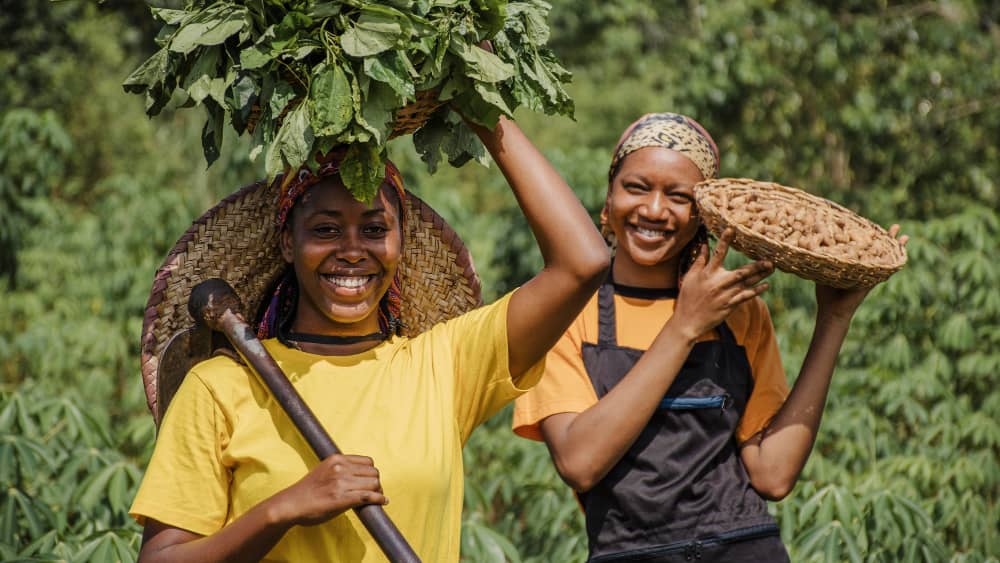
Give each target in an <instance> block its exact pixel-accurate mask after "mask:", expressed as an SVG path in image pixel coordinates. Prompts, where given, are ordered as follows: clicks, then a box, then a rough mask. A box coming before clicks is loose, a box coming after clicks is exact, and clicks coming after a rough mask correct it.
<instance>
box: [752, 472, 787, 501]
mask: <svg viewBox="0 0 1000 563" xmlns="http://www.w3.org/2000/svg"><path fill="white" fill-rule="evenodd" d="M795 481H796V479H795V478H794V477H791V478H789V477H782V476H777V475H772V476H768V477H758V478H753V477H751V479H750V485H751V486H753V488H754V490H755V491H757V494H759V495H760V496H761V497H763V498H764V500H769V501H772V502H777V501H779V500H781V499H783V498H785V497H787V496H788V495H789V494H790V493H791V492H792V489H794V488H795Z"/></svg>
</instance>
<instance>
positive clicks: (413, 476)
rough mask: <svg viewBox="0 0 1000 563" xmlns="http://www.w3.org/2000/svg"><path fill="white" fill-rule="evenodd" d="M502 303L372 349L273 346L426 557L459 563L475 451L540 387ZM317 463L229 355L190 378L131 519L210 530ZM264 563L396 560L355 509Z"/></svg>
mask: <svg viewBox="0 0 1000 563" xmlns="http://www.w3.org/2000/svg"><path fill="white" fill-rule="evenodd" d="M509 301H510V294H508V295H506V296H505V297H503V298H502V299H500V300H499V301H497V302H496V303H494V304H492V305H490V306H487V307H482V308H479V309H476V310H475V311H472V312H470V313H467V314H465V315H462V316H460V317H458V318H455V319H452V320H451V321H448V322H446V323H442V324H439V325H436V326H435V327H433V328H431V329H430V330H429V331H427V332H425V333H423V334H421V335H419V336H417V337H415V338H412V339H409V338H403V337H395V338H392V339H391V340H389V341H387V342H385V343H383V344H381V345H379V346H377V347H376V348H374V349H372V350H369V351H367V352H364V353H362V354H357V355H352V356H318V355H313V354H308V353H305V352H301V351H298V350H293V349H289V348H287V347H285V346H284V345H282V344H281V343H280V342H278V341H277V340H266V341H264V346H265V347H266V348H267V350H268V351H269V352H270V353H271V355H272V356H274V358H275V360H276V361H277V363H278V365H279V366H281V368H282V370H283V371H284V372H285V373H286V374H287V375H288V377H289V379H290V380H291V381H292V383H293V385H294V386H295V388H296V389H297V390H298V392H299V393H300V394H301V395H302V397H303V398H304V400H305V401H306V403H307V404H308V405H309V407H310V408H311V409H312V411H313V412H314V413H315V414H316V416H317V418H318V419H319V420H320V422H321V423H322V424H323V426H324V427H325V428H326V429H327V430H328V432H329V433H330V435H331V437H332V438H333V440H334V442H335V443H336V444H337V446H338V447H339V448H340V450H341V451H342V452H344V453H348V454H359V455H366V456H369V457H371V458H372V459H373V460H374V462H375V466H376V467H377V468H378V469H379V472H380V478H381V482H382V489H383V491H384V493H385V495H386V496H387V497H388V498H389V500H390V502H389V504H388V505H386V506H385V510H386V512H387V513H388V515H389V517H390V518H391V519H392V520H393V522H394V523H395V524H396V526H397V527H398V528H399V529H400V531H401V532H402V534H403V536H404V537H405V538H406V539H407V540H408V541H409V543H410V545H411V546H412V547H413V549H414V550H415V551H416V553H417V555H419V556H420V558H421V559H422V560H423V561H428V562H430V561H435V562H438V561H458V559H459V538H460V528H461V510H462V492H463V475H462V446H463V444H464V443H465V441H466V440H467V439H468V438H469V435H470V434H471V433H472V430H473V429H474V428H475V427H476V426H477V425H478V424H480V423H481V422H483V421H484V420H486V419H487V418H488V417H490V416H491V415H493V414H494V413H495V412H497V411H498V410H499V409H500V408H501V407H503V405H505V404H506V403H507V402H509V401H510V400H511V399H513V398H514V397H515V396H517V395H518V394H520V393H522V392H523V388H527V387H530V386H531V385H533V384H534V383H535V382H536V381H537V380H538V378H539V377H540V376H541V373H542V371H544V363H545V362H544V361H541V362H539V363H538V364H537V365H535V366H534V367H532V368H531V370H529V372H528V373H526V374H525V375H524V376H523V377H522V378H521V379H520V380H519V381H518V384H519V385H520V387H521V388H522V389H519V388H518V387H515V385H514V383H513V381H512V380H511V377H510V371H509V369H508V355H507V305H508V303H509ZM316 463H317V459H316V456H315V454H314V453H313V452H312V450H311V448H310V447H309V445H308V443H306V441H305V440H304V439H303V438H302V437H301V436H300V435H299V434H298V432H297V431H296V430H295V428H294V426H293V425H292V423H291V421H290V420H289V419H288V417H287V415H286V414H285V413H284V412H283V411H282V410H281V407H280V405H279V404H277V402H276V401H275V400H274V399H273V398H272V396H271V395H270V393H269V392H268V390H267V388H266V387H265V386H264V385H263V384H262V383H260V381H259V380H258V379H257V378H256V376H254V375H252V374H251V373H249V372H248V370H246V369H245V368H244V367H243V366H241V365H239V364H237V363H236V362H234V361H232V360H231V359H229V358H225V357H216V358H213V359H210V360H208V361H206V362H203V363H200V364H198V365H197V366H195V367H194V368H192V370H191V371H190V372H189V373H188V375H187V377H185V379H184V382H183V384H182V385H181V387H180V389H179V390H178V392H177V394H176V396H175V397H174V399H173V401H172V402H171V404H170V406H169V408H168V410H167V412H166V414H165V416H164V419H163V424H162V426H161V428H160V433H159V436H158V437H157V443H156V449H155V451H154V453H153V456H152V459H151V460H150V463H149V467H148V469H147V471H146V475H145V477H144V479H143V481H142V484H141V486H140V488H139V492H138V494H137V495H136V498H135V501H134V503H133V504H132V508H131V511H130V513H131V514H132V515H133V516H134V517H135V518H136V519H137V520H138V521H139V522H140V523H143V522H144V520H145V518H146V517H149V518H154V519H156V520H159V521H161V522H164V523H166V524H169V525H171V526H175V527H178V528H182V529H185V530H189V531H192V532H195V533H198V534H202V535H209V534H212V533H213V532H216V531H218V530H219V529H220V528H222V527H223V526H225V525H226V524H228V523H230V522H232V521H233V520H235V519H236V518H238V517H239V516H240V515H241V514H243V513H245V512H247V511H248V510H249V509H250V508H252V507H253V506H255V505H257V504H258V503H260V502H261V501H263V500H265V499H267V498H268V497H270V496H272V495H274V494H275V493H277V492H278V491H280V490H282V489H284V488H286V487H288V486H289V485H291V484H293V483H295V482H296V481H298V480H299V479H300V478H301V477H302V476H303V475H305V473H306V472H307V471H308V470H309V469H310V468H312V467H314V466H315V464H316ZM264 560H265V561H294V562H296V563H298V562H303V561H349V562H367V561H385V560H386V559H385V556H384V555H383V554H382V552H381V551H380V550H379V548H378V545H377V544H376V543H375V541H374V540H373V539H372V538H371V536H370V535H369V534H368V532H367V530H366V529H365V528H364V526H363V525H362V524H361V522H360V521H359V520H358V518H357V517H356V515H355V514H354V512H353V511H347V512H345V513H344V514H342V515H340V516H337V517H336V518H333V519H332V520H330V521H329V522H326V523H324V524H322V525H318V526H309V527H302V526H295V527H293V528H291V529H290V530H289V531H288V533H286V534H285V536H284V537H283V538H282V539H281V541H280V542H278V544H277V545H276V546H275V547H274V549H272V550H271V552H270V553H268V555H267V557H266V558H265V559H264Z"/></svg>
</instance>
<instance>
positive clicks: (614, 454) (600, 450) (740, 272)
mask: <svg viewBox="0 0 1000 563" xmlns="http://www.w3.org/2000/svg"><path fill="white" fill-rule="evenodd" d="M732 237H733V233H732V231H727V232H726V233H723V235H722V237H721V238H720V240H719V244H718V245H717V246H716V252H715V253H714V254H713V255H712V256H711V258H708V247H707V245H706V246H704V247H703V248H702V250H701V251H700V252H699V258H698V259H697V260H696V261H695V263H694V265H693V266H692V267H691V270H690V271H689V272H688V274H687V276H686V277H685V278H684V285H683V287H682V288H681V292H680V295H679V296H678V298H677V307H676V310H675V311H674V314H673V316H672V317H671V318H670V320H669V321H667V323H666V324H665V325H664V327H663V329H662V330H661V331H660V334H659V335H658V336H657V337H656V339H655V340H654V341H653V344H652V345H651V346H650V347H649V349H648V350H647V351H646V352H645V353H644V354H643V355H642V357H641V358H640V359H639V361H638V362H637V363H636V364H635V365H634V366H633V367H632V369H631V370H630V371H629V372H628V373H627V374H626V375H625V377H624V378H622V380H621V381H620V382H619V383H618V384H617V385H615V386H614V388H613V389H612V390H611V391H609V392H608V394H607V395H605V396H604V397H602V398H601V400H599V401H598V402H597V404H595V405H594V406H592V407H590V408H589V409H587V410H585V411H584V412H582V413H561V414H556V415H552V416H549V417H547V418H545V419H544V420H542V422H541V432H542V437H543V438H544V440H545V443H546V445H548V447H549V451H550V452H551V454H552V459H553V461H554V462H555V465H556V469H557V470H558V471H559V474H560V475H561V476H562V478H563V480H565V481H566V482H567V483H568V484H569V485H570V486H571V487H573V489H575V490H577V491H581V492H585V491H587V490H589V489H590V488H592V487H593V486H594V485H595V484H597V483H598V482H599V481H600V480H601V479H602V478H603V477H604V476H605V475H607V473H608V472H609V471H610V470H611V468H612V467H614V465H615V464H616V463H618V460H620V459H621V458H622V456H623V455H625V452H626V451H628V449H629V447H631V445H632V443H633V442H634V441H635V439H636V438H637V437H638V436H639V433H640V432H642V429H643V428H644V427H645V426H646V424H647V423H648V422H649V419H650V417H652V416H653V413H654V412H655V411H656V408H657V406H658V405H659V403H660V399H662V398H663V395H664V394H665V393H666V392H667V389H668V388H669V387H670V385H671V384H672V383H673V381H674V378H675V377H676V376H677V373H678V372H679V371H680V369H681V367H682V366H683V365H684V362H685V360H686V359H687V357H688V355H689V354H690V352H691V349H692V348H693V347H694V344H695V342H696V341H697V340H698V338H699V337H700V336H701V335H702V334H704V333H706V332H708V331H710V330H712V329H713V328H714V327H715V326H717V325H718V324H719V323H720V322H722V321H723V320H724V319H725V318H726V317H727V316H728V315H729V313H730V312H731V311H732V310H733V309H735V308H736V307H737V306H738V305H739V304H740V303H743V302H744V301H746V300H748V299H753V298H754V297H756V296H757V295H759V294H761V293H762V292H763V291H764V290H766V289H767V284H760V283H759V282H761V280H763V279H764V278H765V277H767V276H768V275H770V274H771V272H772V271H773V268H772V266H771V265H770V264H769V263H766V262H754V263H752V264H747V265H746V266H743V267H741V268H739V269H736V270H733V271H729V270H726V269H725V268H723V266H722V263H723V260H724V259H725V256H726V252H727V250H728V248H729V243H730V242H732Z"/></svg>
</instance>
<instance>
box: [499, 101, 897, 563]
mask: <svg viewBox="0 0 1000 563" xmlns="http://www.w3.org/2000/svg"><path fill="white" fill-rule="evenodd" d="M718 168H719V155H718V149H717V147H716V145H715V143H714V141H713V140H712V138H711V136H709V134H708V133H707V132H706V131H705V129H704V128H702V127H701V126H700V125H699V124H698V123H697V122H695V121H694V120H692V119H690V118H688V117H685V116H682V115H677V114H672V113H659V114H649V115H646V116H643V117H642V118H640V119H639V120H638V121H636V122H635V123H633V124H632V125H631V126H630V127H629V128H628V129H627V130H626V131H625V133H624V134H623V135H622V138H621V139H620V140H619V143H618V146H617V148H616V150H615V153H614V157H613V159H612V162H611V170H610V173H609V184H608V195H607V199H606V201H605V206H604V209H603V211H602V212H601V223H602V230H603V231H604V232H605V234H606V236H609V238H610V236H613V237H614V240H615V241H616V244H617V248H616V255H615V259H614V261H613V263H612V267H611V273H610V275H609V277H608V279H607V281H606V282H605V284H604V285H603V286H602V287H601V289H600V290H599V292H598V294H597V296H595V298H593V299H592V300H591V301H590V303H589V304H588V305H587V307H586V308H584V310H583V312H582V313H581V314H580V315H579V316H578V317H577V319H576V320H575V321H574V323H573V324H572V325H571V326H570V328H569V329H568V330H567V332H566V333H565V334H564V335H563V337H562V339H561V340H560V341H559V342H558V343H557V344H556V346H555V348H553V350H552V351H551V352H550V353H549V355H548V359H547V365H546V373H545V376H544V377H542V379H541V381H540V382H539V384H538V385H537V386H536V387H535V388H534V389H533V390H532V391H530V392H529V393H527V394H526V395H524V396H522V397H520V398H519V399H518V400H517V403H516V408H515V414H514V431H515V432H517V433H518V434H519V435H521V436H524V437H527V438H532V439H536V440H544V441H545V443H546V445H547V446H548V448H549V451H550V453H551V454H552V459H553V461H554V462H555V465H556V469H557V470H558V471H559V474H560V475H561V476H562V478H563V479H564V480H565V481H566V482H567V483H568V484H569V485H570V486H572V487H573V489H574V490H575V491H576V492H577V493H578V495H579V499H580V502H581V504H582V506H583V508H584V512H585V514H586V527H587V536H588V543H589V547H590V561H592V562H599V561H600V562H603V561H632V560H637V559H641V560H642V561H646V562H670V561H690V560H693V559H698V560H701V561H727V562H732V561H754V562H757V561H788V554H787V552H786V550H785V547H784V545H783V544H782V543H781V539H780V536H779V531H778V527H777V524H776V523H775V521H774V518H773V517H771V516H770V515H769V514H768V511H767V504H766V502H765V499H771V500H777V499H781V498H782V497H784V496H785V495H787V494H788V493H789V492H790V491H791V489H792V487H793V486H794V484H795V482H796V480H797V479H798V475H799V472H800V471H801V469H802V466H803V465H804V464H805V462H806V459H807V458H808V456H809V453H810V451H811V450H812V445H813V441H814V439H815V436H816V431H817V428H818V427H819V422H820V417H821V415H822V412H823V406H824V403H825V400H826V395H827V390H828V388H829V384H830V378H831V376H832V374H833V368H834V365H835V363H836V359H837V355H838V354H839V352H840V347H841V344H842V343H843V340H844V338H845V336H846V334H847V330H848V327H849V325H850V321H851V318H852V316H853V314H854V312H855V310H856V309H857V307H858V306H859V305H860V304H861V302H862V301H863V299H864V297H865V296H866V295H867V290H838V289H833V288H829V287H824V286H819V285H818V286H817V287H816V300H817V317H816V328H815V332H814V334H813V339H812V342H811V344H810V347H809V352H808V353H807V354H806V358H805V361H804V363H803V366H802V369H801V371H800V373H799V377H798V379H797V380H796V382H795V385H794V387H793V388H792V390H791V391H790V392H789V390H788V387H787V384H786V382H785V376H784V371H783V368H782V366H781V359H780V357H779V354H778V348H777V343H776V341H775V337H774V328H773V326H772V324H771V319H770V316H769V314H768V311H767V306H766V305H765V304H764V302H763V301H762V300H761V299H760V298H759V297H758V296H759V295H760V294H761V293H763V292H764V291H765V290H766V289H767V284H766V283H762V282H763V280H764V279H765V278H766V277H767V276H769V275H770V274H771V273H772V271H773V266H772V264H770V263H769V262H767V261H757V262H753V263H750V264H747V265H745V266H742V267H740V268H737V269H735V270H732V271H729V270H726V269H725V268H724V267H723V260H724V258H725V256H726V252H727V250H728V247H729V243H730V242H731V240H732V233H731V232H727V233H723V235H722V236H721V237H720V240H719V243H718V245H717V246H716V248H715V251H714V253H712V254H710V253H709V249H708V246H707V234H706V231H705V228H704V227H703V226H702V225H701V222H700V221H699V219H698V216H697V208H696V207H695V205H694V193H693V187H694V185H695V184H696V183H698V182H700V181H702V180H705V179H708V178H714V177H716V175H717V174H718ZM890 232H891V233H892V234H893V236H895V235H896V233H897V232H898V227H897V226H893V228H892V229H891V230H890ZM901 240H904V242H905V237H904V238H903V239H901Z"/></svg>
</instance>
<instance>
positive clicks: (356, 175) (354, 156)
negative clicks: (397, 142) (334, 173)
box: [340, 143, 385, 205]
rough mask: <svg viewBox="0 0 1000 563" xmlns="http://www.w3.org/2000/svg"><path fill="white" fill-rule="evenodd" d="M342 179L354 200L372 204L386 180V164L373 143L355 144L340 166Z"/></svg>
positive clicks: (349, 149)
mask: <svg viewBox="0 0 1000 563" xmlns="http://www.w3.org/2000/svg"><path fill="white" fill-rule="evenodd" d="M340 178H341V179H342V180H343V181H344V186H346V187H347V189H348V190H349V191H350V192H351V195H353V196H354V199H356V200H358V201H360V202H363V203H365V204H369V205H370V204H371V202H372V201H373V200H374V199H375V195H376V194H377V193H378V188H379V185H381V184H382V180H383V179H384V178H385V163H384V162H383V160H382V155H380V154H379V152H378V149H376V148H375V145H374V144H373V143H355V144H352V145H351V146H350V148H348V149H347V154H346V155H344V162H343V163H342V164H341V165H340Z"/></svg>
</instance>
